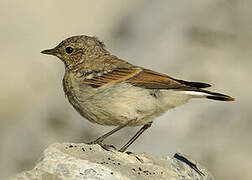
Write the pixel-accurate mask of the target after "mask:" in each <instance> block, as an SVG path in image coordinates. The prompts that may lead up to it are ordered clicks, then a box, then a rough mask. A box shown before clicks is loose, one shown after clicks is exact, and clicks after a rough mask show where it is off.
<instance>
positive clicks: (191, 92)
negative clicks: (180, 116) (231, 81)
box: [180, 91, 212, 98]
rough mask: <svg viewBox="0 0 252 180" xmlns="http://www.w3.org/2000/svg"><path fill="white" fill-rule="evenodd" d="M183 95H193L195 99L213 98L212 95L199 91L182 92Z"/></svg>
mask: <svg viewBox="0 0 252 180" xmlns="http://www.w3.org/2000/svg"><path fill="white" fill-rule="evenodd" d="M180 93H182V94H187V95H192V96H193V97H195V98H204V97H206V96H212V95H211V94H208V93H204V92H198V91H180Z"/></svg>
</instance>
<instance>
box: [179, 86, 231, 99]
mask: <svg viewBox="0 0 252 180" xmlns="http://www.w3.org/2000/svg"><path fill="white" fill-rule="evenodd" d="M184 93H186V94H188V95H192V96H193V97H195V98H207V99H212V100H217V101H234V100H235V99H234V98H232V97H231V96H228V95H225V94H221V93H216V92H211V91H207V90H203V89H197V90H190V91H184Z"/></svg>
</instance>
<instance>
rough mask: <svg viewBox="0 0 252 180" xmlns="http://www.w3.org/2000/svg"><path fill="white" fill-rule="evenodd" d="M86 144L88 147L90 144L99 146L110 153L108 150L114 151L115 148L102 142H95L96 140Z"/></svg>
mask: <svg viewBox="0 0 252 180" xmlns="http://www.w3.org/2000/svg"><path fill="white" fill-rule="evenodd" d="M87 144H89V145H92V144H99V145H100V146H101V147H102V148H103V149H104V150H106V151H110V150H116V147H115V146H113V145H112V144H110V145H109V144H105V143H104V142H102V141H97V140H95V141H91V142H88V143H87Z"/></svg>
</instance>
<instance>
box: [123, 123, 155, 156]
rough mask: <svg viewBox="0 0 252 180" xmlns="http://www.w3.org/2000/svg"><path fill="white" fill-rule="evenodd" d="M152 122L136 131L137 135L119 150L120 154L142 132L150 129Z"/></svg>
mask: <svg viewBox="0 0 252 180" xmlns="http://www.w3.org/2000/svg"><path fill="white" fill-rule="evenodd" d="M151 124H152V122H149V123H148V124H145V125H143V127H142V128H141V129H140V130H139V131H137V133H136V134H135V135H134V136H133V137H132V138H131V139H130V140H129V141H128V142H127V143H126V144H125V145H124V146H123V147H122V148H121V149H120V150H119V151H120V152H124V151H125V150H126V149H127V148H128V147H129V146H130V145H131V144H132V143H133V142H134V141H135V140H136V139H137V138H138V137H139V136H140V135H141V134H143V132H144V131H145V130H146V129H148V128H149V127H151Z"/></svg>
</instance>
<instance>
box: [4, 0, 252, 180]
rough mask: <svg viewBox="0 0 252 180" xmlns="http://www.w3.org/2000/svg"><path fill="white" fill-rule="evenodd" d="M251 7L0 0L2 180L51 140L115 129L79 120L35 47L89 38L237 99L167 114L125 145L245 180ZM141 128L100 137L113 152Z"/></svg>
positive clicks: (249, 162)
mask: <svg viewBox="0 0 252 180" xmlns="http://www.w3.org/2000/svg"><path fill="white" fill-rule="evenodd" d="M251 19H252V1H249V0H244V1H234V0H205V1H202V0H192V1H188V0H180V1H144V0H139V1H133V0H128V1H122V0H119V1H118V0H110V1H106V0H100V1H91V0H90V1H87V0H77V1H60V0H55V1H50V0H44V1H33V0H26V1H24V0H19V1H8V0H1V1H0V22H1V28H0V39H1V43H0V50H1V53H0V78H1V81H0V82H1V85H0V86H1V88H0V179H3V178H6V177H9V176H12V175H14V174H16V173H18V172H21V171H23V170H29V169H31V168H32V167H33V166H34V165H35V164H36V162H37V161H38V159H39V158H40V157H41V155H42V152H43V150H44V149H45V148H46V147H47V146H48V145H50V144H52V143H55V142H88V141H91V140H94V139H95V138H97V137H98V136H100V135H102V134H103V133H105V132H107V131H109V130H111V129H112V128H113V127H102V126H100V125H96V124H92V123H90V122H88V121H87V120H85V119H84V118H82V117H81V116H80V115H79V114H78V113H77V112H76V111H75V110H74V109H73V108H72V106H71V105H70V104H69V103H68V100H67V99H66V98H65V95H64V92H63V89H62V82H61V81H62V78H63V75H64V66H63V63H62V62H60V61H59V60H58V59H57V58H56V57H52V56H45V55H42V54H41V53H40V51H41V50H43V49H47V48H52V47H54V46H56V45H57V44H58V43H59V42H60V41H61V40H63V39H65V38H67V37H69V36H72V35H80V34H85V35H92V36H93V35H95V36H97V37H99V39H100V40H102V41H104V43H105V44H106V45H107V48H108V49H109V50H110V51H111V52H112V53H113V54H115V55H117V56H119V57H120V58H123V59H125V60H128V61H129V62H130V63H133V64H136V65H140V66H145V67H146V68H151V69H153V70H156V71H159V72H162V73H166V74H168V75H170V76H173V77H176V78H181V79H185V80H192V81H203V82H208V83H210V84H212V85H213V87H212V88H210V90H217V91H218V92H222V93H226V94H229V95H232V96H233V97H235V98H236V101H235V102H216V101H211V100H208V101H207V100H199V99H196V100H192V101H191V102H190V103H188V104H186V105H183V106H181V107H179V108H177V109H173V110H170V111H168V112H167V113H166V114H164V115H163V116H162V117H159V118H157V119H156V120H155V121H154V124H153V126H152V127H151V128H150V129H149V130H148V131H147V132H146V133H145V134H144V135H143V136H141V138H140V139H139V140H138V141H137V142H135V144H133V145H132V146H131V147H130V149H129V150H130V151H133V152H136V153H139V152H148V153H150V154H152V155H154V156H157V157H160V158H165V157H166V156H167V155H169V156H172V155H173V154H174V153H176V152H181V153H185V154H187V155H189V156H190V157H191V158H192V159H194V160H196V161H198V162H200V163H201V164H203V165H204V166H205V167H206V168H207V169H208V170H209V171H210V172H211V173H212V174H213V176H214V177H215V178H216V179H222V180H226V179H228V180H234V179H243V180H248V179H251V178H252V172H251V168H252V141H251V138H252V131H251V128H252V121H251V120H252V119H251V118H252V111H251V105H252V104H251V102H252V101H251V100H252V95H251V92H252V81H251V78H252V70H251V67H252V61H251V57H252V51H251V44H252V22H251ZM139 128H140V127H136V128H126V129H124V130H123V131H121V132H119V133H117V134H115V135H114V136H113V137H111V138H109V139H107V140H106V142H107V143H111V144H114V145H115V146H116V147H118V148H119V147H120V146H122V145H123V143H124V142H126V141H127V140H128V139H129V138H130V137H131V136H132V135H133V134H134V133H135V132H136V131H137V130H138V129H139Z"/></svg>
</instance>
